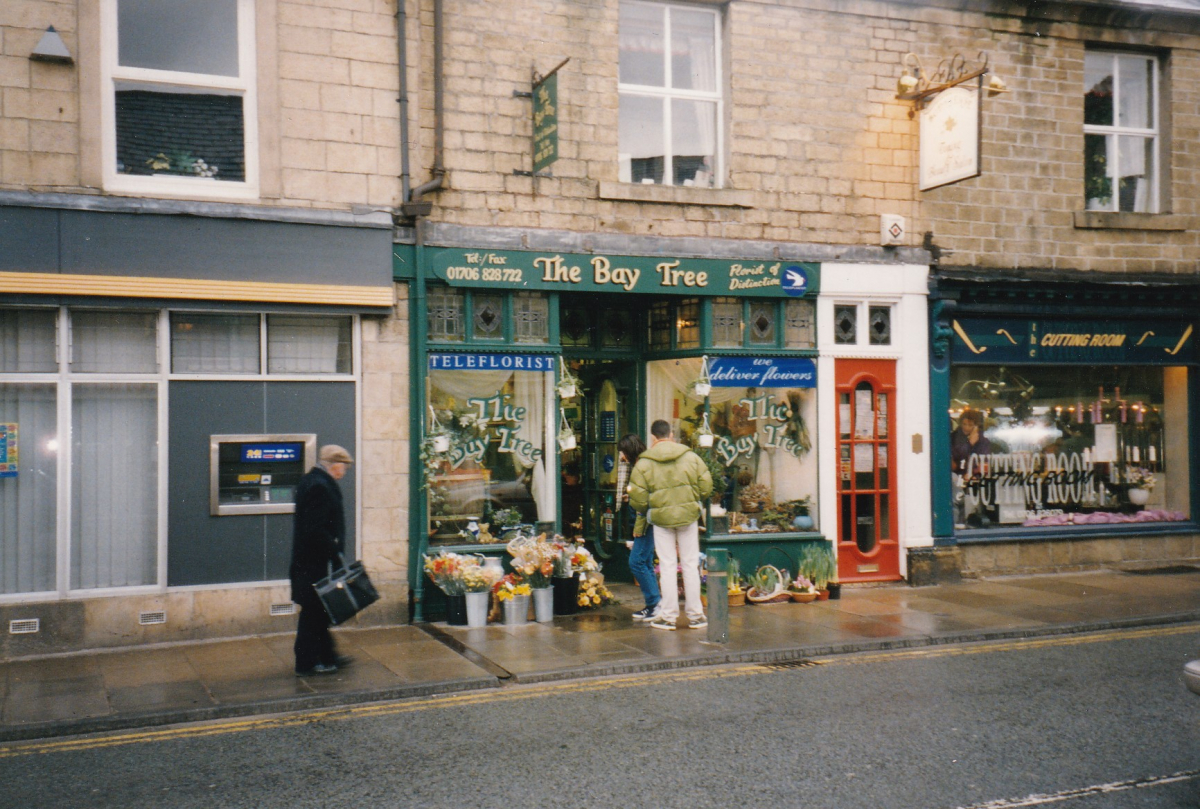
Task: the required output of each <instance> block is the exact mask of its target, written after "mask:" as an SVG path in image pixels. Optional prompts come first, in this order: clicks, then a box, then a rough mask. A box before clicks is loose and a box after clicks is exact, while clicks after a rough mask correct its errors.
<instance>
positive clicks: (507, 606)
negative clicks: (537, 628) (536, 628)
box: [504, 595, 529, 626]
mask: <svg viewBox="0 0 1200 809" xmlns="http://www.w3.org/2000/svg"><path fill="white" fill-rule="evenodd" d="M504 623H505V625H507V626H521V625H523V624H527V623H529V596H525V595H521V596H513V597H512V598H508V599H505V600H504Z"/></svg>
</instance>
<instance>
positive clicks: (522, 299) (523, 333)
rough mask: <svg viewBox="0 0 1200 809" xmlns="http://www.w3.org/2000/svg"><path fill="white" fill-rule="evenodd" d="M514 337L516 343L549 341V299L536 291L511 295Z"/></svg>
mask: <svg viewBox="0 0 1200 809" xmlns="http://www.w3.org/2000/svg"><path fill="white" fill-rule="evenodd" d="M513 320H514V327H515V334H514V337H515V338H516V341H517V342H518V343H548V342H550V301H549V299H547V298H546V296H545V295H542V294H541V293H537V292H518V293H516V294H515V295H514V296H513Z"/></svg>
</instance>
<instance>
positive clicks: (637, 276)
mask: <svg viewBox="0 0 1200 809" xmlns="http://www.w3.org/2000/svg"><path fill="white" fill-rule="evenodd" d="M400 255H401V254H400V253H397V256H398V257H399V256H400ZM396 276H397V280H398V281H401V282H405V281H407V282H408V283H409V286H410V289H411V294H410V296H409V300H410V316H411V322H412V323H414V324H422V325H423V326H424V328H423V329H418V328H414V329H413V334H412V339H411V344H412V349H413V368H414V373H413V378H412V403H413V407H412V414H413V416H412V418H413V421H412V424H411V425H410V426H411V435H412V436H413V437H414V440H413V442H412V445H413V457H412V470H413V475H412V478H413V481H414V482H413V485H412V490H411V492H410V503H411V508H410V515H411V517H410V519H411V522H410V536H411V540H410V543H409V553H410V568H409V569H410V571H411V572H410V587H411V593H412V596H411V599H412V602H413V603H412V604H411V615H412V616H413V620H415V621H421V620H429V619H430V618H433V617H437V616H439V615H440V614H441V613H442V610H443V604H442V598H441V594H440V592H439V591H438V590H437V588H436V587H434V586H433V585H432V584H431V583H430V582H428V581H427V580H424V581H423V580H422V575H421V571H422V560H423V557H424V556H425V554H427V553H429V552H430V551H437V550H443V549H444V550H450V551H455V552H459V553H463V552H466V553H478V554H483V555H487V556H504V549H505V540H506V538H508V537H509V536H511V535H512V534H511V532H512V530H513V529H514V527H518V526H520V527H523V528H524V530H525V531H527V532H528V531H536V532H547V533H559V534H562V535H564V536H567V537H581V538H582V539H583V540H584V541H585V542H586V544H587V546H588V548H589V549H590V550H591V551H592V553H593V554H594V555H595V556H596V557H597V559H598V560H599V561H600V562H601V564H602V565H603V570H604V574H605V577H606V578H607V580H608V581H610V582H612V581H632V578H631V577H630V575H629V571H628V566H627V558H628V552H627V550H626V548H625V544H624V543H625V541H627V540H628V539H630V538H631V532H632V527H633V526H632V519H631V516H630V514H629V512H628V510H627V509H624V508H622V502H621V500H622V498H621V497H620V496H619V493H618V491H617V477H618V452H617V441H618V439H620V437H621V436H622V435H624V434H626V433H636V434H638V435H639V436H641V437H642V438H643V440H647V443H648V438H649V426H650V424H651V423H652V422H653V421H655V420H657V419H665V420H667V421H669V422H670V423H671V424H672V425H673V427H674V429H675V435H676V438H677V440H680V441H682V442H684V443H687V444H689V445H691V446H693V447H695V448H696V449H697V451H698V452H700V454H701V455H702V456H703V457H705V458H706V460H707V461H708V463H709V466H710V469H711V470H712V472H713V477H714V480H715V481H716V488H717V492H716V493H715V495H714V497H713V499H712V502H710V503H708V504H706V519H705V529H704V534H703V537H704V539H703V544H704V545H705V546H706V547H709V548H712V547H720V548H726V549H728V550H729V551H730V552H731V556H732V558H734V559H736V560H737V561H738V562H739V565H740V567H741V570H742V571H743V573H746V572H750V571H752V570H753V569H754V568H756V567H758V566H759V565H762V564H773V565H775V566H776V567H778V568H787V569H789V570H791V571H795V570H796V564H797V560H798V558H799V556H800V555H801V553H803V552H804V549H805V548H806V547H811V546H820V547H823V548H828V547H829V545H828V543H827V542H825V540H824V538H823V537H822V536H821V534H819V533H817V532H816V531H814V530H813V526H814V525H816V524H817V522H816V519H817V503H816V502H815V499H816V494H817V491H818V487H817V457H816V442H815V435H816V418H817V412H816V408H817V397H816V395H815V394H816V390H815V386H816V378H817V374H816V365H815V356H816V323H815V311H816V307H815V301H816V296H817V293H818V289H819V283H820V267H819V265H817V264H814V263H807V262H802V261H789V260H786V259H773V260H762V259H741V260H737V259H714V258H690V257H682V256H629V255H600V254H584V253H567V252H561V253H560V252H549V251H547V252H538V251H526V250H493V249H482V248H479V249H476V248H461V247H425V246H418V247H417V248H416V249H415V251H414V253H413V258H412V260H411V262H409V261H400V259H399V258H398V259H397V264H396Z"/></svg>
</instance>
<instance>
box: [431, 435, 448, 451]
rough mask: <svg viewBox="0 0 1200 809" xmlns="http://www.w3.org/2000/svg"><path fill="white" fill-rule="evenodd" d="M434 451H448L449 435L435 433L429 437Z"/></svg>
mask: <svg viewBox="0 0 1200 809" xmlns="http://www.w3.org/2000/svg"><path fill="white" fill-rule="evenodd" d="M430 441H431V442H432V446H433V451H434V452H449V451H450V436H448V435H435V436H434V437H433V438H431V439H430Z"/></svg>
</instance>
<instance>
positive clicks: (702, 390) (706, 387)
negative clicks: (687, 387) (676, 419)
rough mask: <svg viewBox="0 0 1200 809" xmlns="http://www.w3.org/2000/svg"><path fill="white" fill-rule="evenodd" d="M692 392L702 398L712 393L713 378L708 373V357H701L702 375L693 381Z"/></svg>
mask: <svg viewBox="0 0 1200 809" xmlns="http://www.w3.org/2000/svg"><path fill="white" fill-rule="evenodd" d="M692 392H693V393H695V394H696V395H697V396H698V397H700V398H701V399H704V398H706V397H707V396H708V395H709V394H710V393H712V378H711V377H709V375H708V357H707V356H704V357H701V358H700V376H698V377H697V378H696V381H695V382H693V383H692Z"/></svg>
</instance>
